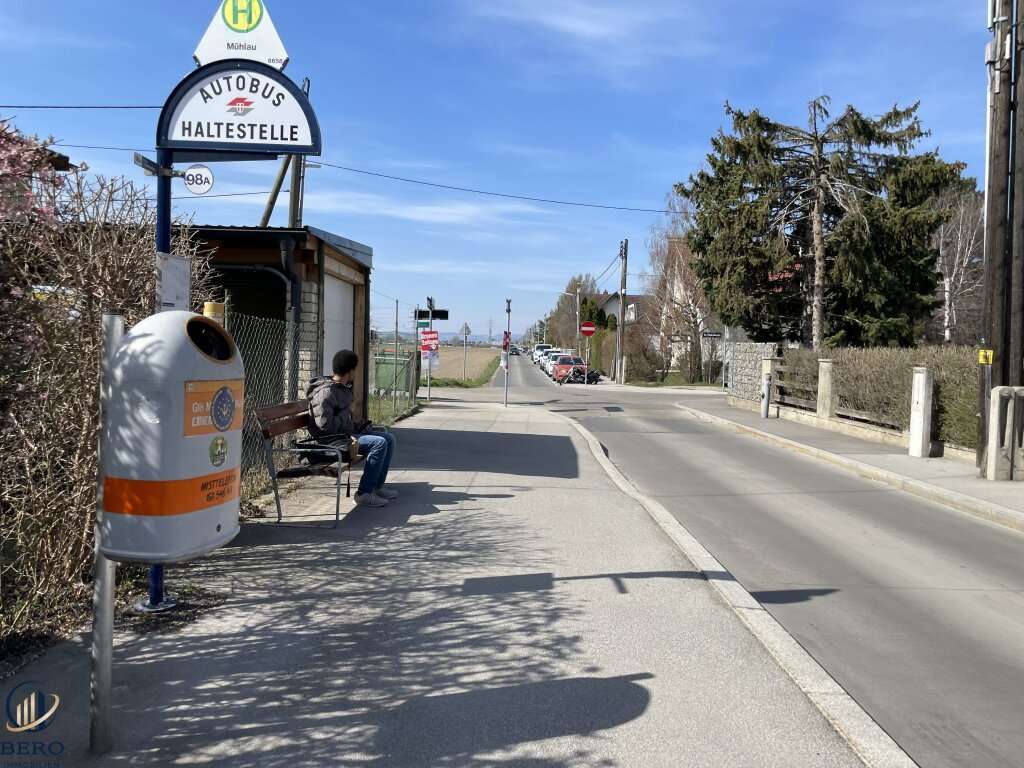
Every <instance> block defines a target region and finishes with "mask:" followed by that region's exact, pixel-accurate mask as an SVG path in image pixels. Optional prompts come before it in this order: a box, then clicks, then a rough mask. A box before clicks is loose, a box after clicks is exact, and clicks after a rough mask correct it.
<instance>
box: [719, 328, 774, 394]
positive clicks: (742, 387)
mask: <svg viewBox="0 0 1024 768" xmlns="http://www.w3.org/2000/svg"><path fill="white" fill-rule="evenodd" d="M778 347H779V345H778V344H773V343H769V344H757V343H754V342H732V341H730V342H726V344H725V360H726V365H727V366H728V369H727V377H726V380H727V381H728V385H729V390H730V394H731V395H732V396H733V397H739V398H742V399H744V400H755V401H759V400H760V399H761V361H762V360H763V359H764V358H766V357H774V356H775V354H776V352H777V351H778Z"/></svg>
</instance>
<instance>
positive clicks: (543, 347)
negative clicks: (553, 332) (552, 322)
mask: <svg viewBox="0 0 1024 768" xmlns="http://www.w3.org/2000/svg"><path fill="white" fill-rule="evenodd" d="M552 346H553V345H552V344H534V345H533V352H532V354H531V355H530V358H531V359H532V360H533V362H534V364H537V363H539V362H540V355H541V353H542V352H545V351H547V350H549V349H551V348H552Z"/></svg>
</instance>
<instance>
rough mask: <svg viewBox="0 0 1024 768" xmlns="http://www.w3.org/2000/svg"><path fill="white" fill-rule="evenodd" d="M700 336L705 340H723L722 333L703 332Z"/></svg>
mask: <svg viewBox="0 0 1024 768" xmlns="http://www.w3.org/2000/svg"><path fill="white" fill-rule="evenodd" d="M700 335H701V336H702V337H703V338H705V339H720V338H722V332H721V331H701V333H700Z"/></svg>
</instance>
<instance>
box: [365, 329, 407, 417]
mask: <svg viewBox="0 0 1024 768" xmlns="http://www.w3.org/2000/svg"><path fill="white" fill-rule="evenodd" d="M418 363H419V357H418V355H417V354H416V353H415V351H414V350H411V349H406V348H403V347H400V348H399V349H398V354H397V355H396V354H395V349H394V347H391V348H390V349H389V348H387V347H381V348H379V349H376V350H374V351H373V352H371V354H370V399H369V410H370V418H371V419H372V420H373V421H374V422H375V423H377V424H387V423H390V422H392V421H394V420H395V419H397V418H398V417H399V416H401V415H403V414H405V413H408V412H409V411H410V410H412V408H413V407H414V406H415V405H416V391H417V387H418V386H419V380H418V379H419V376H418Z"/></svg>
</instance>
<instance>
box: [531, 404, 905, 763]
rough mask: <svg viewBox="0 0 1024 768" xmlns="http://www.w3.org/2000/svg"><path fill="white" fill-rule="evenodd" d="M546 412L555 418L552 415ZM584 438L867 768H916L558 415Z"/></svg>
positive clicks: (586, 433) (687, 536)
mask: <svg viewBox="0 0 1024 768" xmlns="http://www.w3.org/2000/svg"><path fill="white" fill-rule="evenodd" d="M548 413H554V412H553V411H548ZM554 415H556V416H559V417H560V418H562V419H564V420H565V421H567V422H569V423H570V424H571V425H572V426H573V428H574V429H575V430H576V431H577V432H578V433H579V434H580V435H581V436H582V437H583V439H584V440H585V441H586V442H587V445H588V446H589V447H590V452H591V454H593V456H594V458H595V459H596V460H597V462H598V463H599V464H600V465H601V467H602V468H603V469H604V471H605V473H606V474H607V475H608V477H609V478H610V479H611V480H612V482H614V483H615V485H616V486H618V488H619V489H620V490H621V491H622V492H623V493H625V494H626V495H627V496H629V497H630V498H632V499H634V500H635V501H636V502H637V503H639V504H640V505H641V506H642V507H643V508H644V509H646V510H647V513H648V514H649V515H650V516H651V517H652V518H653V519H654V521H655V522H656V523H657V524H658V525H659V526H660V527H661V529H662V530H663V531H664V532H665V534H666V535H667V536H668V537H669V538H670V539H671V540H672V541H673V542H674V543H675V545H676V546H677V547H678V548H679V549H680V550H681V551H682V552H683V554H684V555H685V556H686V557H687V558H688V559H689V560H690V561H691V562H692V563H693V565H694V567H695V568H697V569H698V570H700V571H701V572H702V573H703V575H704V577H705V578H706V579H707V581H708V583H709V584H710V585H711V586H712V588H713V589H714V590H715V591H716V592H717V593H718V595H719V596H720V597H721V598H722V600H723V601H724V602H725V603H726V605H728V606H729V607H730V608H731V609H732V610H733V612H734V613H735V614H736V615H737V616H738V617H739V618H740V620H741V621H742V622H743V623H744V624H745V625H746V627H747V628H748V629H749V630H750V632H751V633H752V634H753V635H754V637H756V638H757V639H758V641H759V642H760V643H761V644H762V645H763V646H764V647H765V648H766V649H767V650H768V652H769V653H770V654H771V655H772V657H774V658H775V660H776V661H777V662H778V663H779V665H780V666H781V667H782V669H783V670H785V672H786V674H788V675H789V677H790V678H791V679H792V680H793V682H794V683H796V685H797V687H798V688H799V689H800V690H801V691H803V692H804V693H805V694H806V695H807V697H808V698H809V699H810V700H811V702H812V703H813V704H814V705H815V706H816V707H817V708H818V710H819V711H820V712H821V713H822V714H823V715H824V716H825V718H826V719H827V720H828V721H829V722H830V723H831V724H832V726H833V727H834V728H835V729H836V731H837V732H838V733H839V734H840V735H841V736H842V737H843V738H844V739H845V740H846V742H847V743H848V744H849V745H850V747H851V748H852V749H853V751H854V752H855V753H856V754H857V756H858V757H859V758H860V759H861V760H862V761H863V763H864V764H865V765H866V766H868V767H869V768H917V763H915V762H914V761H913V760H912V759H911V758H910V757H909V755H907V753H906V752H904V751H903V750H902V749H901V748H900V747H899V745H898V744H897V743H896V742H895V741H893V740H892V738H891V737H890V736H889V734H887V733H886V732H885V731H884V730H882V728H881V726H879V725H878V724H877V723H876V722H875V721H874V720H873V719H872V718H871V716H870V715H868V713H867V712H865V711H864V710H863V709H862V708H861V706H860V705H859V704H858V703H857V702H856V701H855V700H854V699H853V698H852V697H851V696H850V695H849V694H848V693H847V692H846V691H845V690H844V689H843V688H842V686H840V685H839V683H837V682H836V681H835V680H834V679H833V678H832V676H831V675H829V674H828V672H826V671H825V670H824V669H823V668H822V667H821V665H819V664H818V662H816V661H815V660H814V659H813V658H812V657H811V655H810V654H809V653H807V651H805V650H804V648H803V647H802V646H801V645H800V644H799V643H798V642H797V641H796V640H794V639H793V637H792V635H790V634H789V633H788V632H787V631H786V630H785V629H784V628H783V627H782V625H781V624H779V623H778V622H777V621H776V620H775V618H774V617H773V616H772V615H771V614H770V613H768V612H767V611H766V610H765V609H764V608H763V607H762V606H761V604H760V603H758V602H757V600H755V599H754V598H753V597H752V596H751V594H750V593H749V592H747V590H746V589H744V588H743V586H742V585H741V584H740V583H739V582H738V581H736V579H735V577H734V576H733V575H732V574H731V573H730V572H729V571H727V570H726V569H725V567H724V566H723V565H722V564H721V563H720V562H718V560H717V559H715V557H714V556H713V555H712V554H711V553H710V552H708V551H707V550H706V549H705V548H704V546H703V545H702V544H701V543H700V542H699V541H697V539H695V538H694V537H693V535H692V534H691V533H690V532H689V531H688V530H687V529H686V528H685V527H684V526H683V525H682V523H680V522H679V521H678V520H676V518H675V517H673V516H672V514H671V513H670V512H669V511H668V510H667V509H665V507H664V506H662V504H661V503H660V502H658V501H657V500H655V499H652V498H650V497H648V496H645V495H644V494H643V493H641V492H640V491H639V490H638V489H637V488H636V487H635V486H634V485H633V484H632V483H630V482H629V480H628V479H627V478H626V477H625V475H623V474H622V472H620V471H619V468H618V467H616V466H615V464H613V463H612V462H611V460H610V459H609V458H608V457H607V456H605V453H604V449H603V448H602V447H601V443H600V442H599V441H598V439H597V438H596V437H595V436H594V435H593V434H592V433H591V432H590V430H588V429H587V428H586V427H584V426H582V425H580V424H578V423H577V422H575V421H574V420H572V419H570V418H568V417H567V416H562V415H561V414H558V413H555V414H554Z"/></svg>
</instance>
